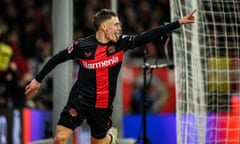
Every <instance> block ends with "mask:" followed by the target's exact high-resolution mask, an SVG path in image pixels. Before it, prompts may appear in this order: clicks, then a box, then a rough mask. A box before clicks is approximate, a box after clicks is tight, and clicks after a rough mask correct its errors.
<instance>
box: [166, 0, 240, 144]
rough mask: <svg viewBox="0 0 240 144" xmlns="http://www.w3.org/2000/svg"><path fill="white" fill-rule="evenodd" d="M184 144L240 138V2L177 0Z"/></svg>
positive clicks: (228, 143) (229, 143) (227, 143)
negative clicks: (189, 20)
mask: <svg viewBox="0 0 240 144" xmlns="http://www.w3.org/2000/svg"><path fill="white" fill-rule="evenodd" d="M170 3H171V20H172V21H174V20H177V19H178V18H180V17H183V16H185V15H186V14H188V13H189V12H191V11H192V10H193V9H195V8H196V9H197V12H196V13H195V18H196V23H195V24H189V25H184V26H182V27H181V28H180V29H179V30H178V31H175V32H173V34H172V40H173V48H174V64H175V82H176V97H177V108H176V111H177V143H178V144H239V143H240V51H239V50H240V43H239V41H240V37H239V34H240V1H239V0H171V1H170Z"/></svg>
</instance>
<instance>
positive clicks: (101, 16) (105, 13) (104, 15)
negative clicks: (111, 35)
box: [93, 9, 117, 31]
mask: <svg viewBox="0 0 240 144" xmlns="http://www.w3.org/2000/svg"><path fill="white" fill-rule="evenodd" d="M115 16H117V14H116V13H115V12H114V11H112V10H110V9H101V10H100V11H98V12H97V13H96V14H95V16H94V18H93V26H94V28H95V30H96V31H97V30H98V28H99V26H100V25H101V24H102V23H103V22H104V21H105V20H108V19H110V18H111V17H115Z"/></svg>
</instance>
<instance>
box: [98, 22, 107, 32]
mask: <svg viewBox="0 0 240 144" xmlns="http://www.w3.org/2000/svg"><path fill="white" fill-rule="evenodd" d="M100 28H101V29H102V30H103V31H105V30H106V29H107V26H106V23H102V24H101V25H100Z"/></svg>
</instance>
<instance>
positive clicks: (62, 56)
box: [35, 51, 71, 83]
mask: <svg viewBox="0 0 240 144" xmlns="http://www.w3.org/2000/svg"><path fill="white" fill-rule="evenodd" d="M69 59H71V58H70V57H69V56H68V55H67V53H66V51H62V52H60V53H58V54H56V55H54V56H53V57H52V58H51V59H50V60H49V61H48V62H47V63H46V64H45V65H44V67H43V68H42V69H41V71H40V72H39V73H38V74H37V76H36V77H35V79H36V80H37V81H38V82H40V83H41V82H42V80H43V79H44V78H45V76H46V75H47V74H48V73H49V72H50V71H52V70H53V69H54V68H55V67H56V66H57V65H58V64H60V63H62V62H64V61H66V60H69Z"/></svg>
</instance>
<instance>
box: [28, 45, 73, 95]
mask: <svg viewBox="0 0 240 144" xmlns="http://www.w3.org/2000/svg"><path fill="white" fill-rule="evenodd" d="M69 59H73V57H72V55H70V54H69V53H68V50H67V49H66V50H63V51H61V52H59V53H58V54H56V55H54V56H53V57H52V58H51V59H50V60H49V61H48V62H47V63H46V64H45V65H44V67H43V68H42V70H41V71H40V72H39V73H38V75H37V76H36V77H35V79H33V80H32V81H31V82H30V83H29V84H28V85H27V86H26V87H25V95H26V96H27V97H28V98H33V97H34V96H35V95H36V94H37V93H38V90H39V88H40V86H41V81H42V80H43V79H44V77H45V76H46V75H47V74H48V73H49V72H50V71H52V70H53V69H54V68H55V67H56V66H57V65H58V64H60V63H62V62H65V61H67V60H69Z"/></svg>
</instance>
